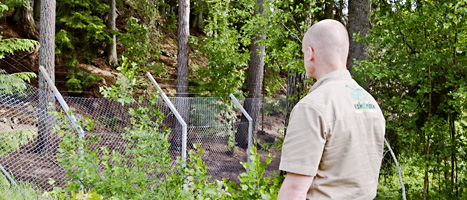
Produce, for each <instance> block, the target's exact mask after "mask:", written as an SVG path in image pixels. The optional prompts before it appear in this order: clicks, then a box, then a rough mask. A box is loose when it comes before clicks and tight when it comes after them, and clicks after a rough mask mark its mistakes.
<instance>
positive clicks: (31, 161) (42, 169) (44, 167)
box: [0, 72, 283, 190]
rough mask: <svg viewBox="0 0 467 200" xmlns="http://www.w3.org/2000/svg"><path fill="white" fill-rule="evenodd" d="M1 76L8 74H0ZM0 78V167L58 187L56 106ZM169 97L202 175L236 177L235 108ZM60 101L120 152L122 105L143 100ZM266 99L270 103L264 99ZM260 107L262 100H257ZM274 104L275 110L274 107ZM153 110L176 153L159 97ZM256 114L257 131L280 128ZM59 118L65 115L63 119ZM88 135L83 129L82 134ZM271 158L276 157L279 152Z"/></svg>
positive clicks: (217, 101) (241, 158)
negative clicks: (182, 115)
mask: <svg viewBox="0 0 467 200" xmlns="http://www.w3.org/2000/svg"><path fill="white" fill-rule="evenodd" d="M1 75H4V76H8V75H7V74H6V73H5V72H2V74H1ZM3 80H7V81H10V82H8V83H2V86H3V88H2V89H1V90H0V93H1V94H0V165H2V166H3V167H4V168H5V169H6V171H7V172H8V173H9V174H10V175H11V176H12V177H14V178H15V179H16V180H19V181H28V182H32V183H34V184H36V185H38V186H39V187H41V188H42V189H45V190H50V189H52V188H53V186H63V185H64V184H66V182H67V181H69V180H68V179H67V178H66V176H65V169H64V167H63V166H61V164H60V163H59V162H58V161H57V159H58V157H57V148H58V146H59V143H60V142H61V137H59V136H58V135H57V134H56V133H54V132H53V131H52V128H53V127H54V126H55V125H58V124H60V123H59V120H57V119H56V118H55V117H54V115H52V114H51V113H49V112H50V111H58V112H63V111H61V110H62V109H61V108H60V105H59V104H58V103H57V102H55V98H53V101H54V102H55V107H54V108H51V107H50V105H49V104H48V103H46V102H42V101H41V100H40V97H41V95H45V92H44V91H42V90H40V89H38V88H35V87H33V86H31V85H29V84H25V83H24V82H23V81H21V80H18V79H15V78H14V77H12V76H9V78H8V79H3ZM5 86H9V88H5ZM169 99H170V100H171V101H172V102H173V103H174V105H178V106H180V105H183V104H186V105H185V108H187V110H188V112H187V113H188V115H186V119H185V120H186V121H187V124H188V138H187V143H188V144H187V148H188V150H191V149H193V146H194V145H195V144H198V145H200V147H201V148H203V149H204V154H203V156H202V159H203V160H204V161H205V163H206V167H207V170H208V173H209V174H210V175H211V176H212V177H213V178H215V179H220V178H224V177H225V178H227V179H228V180H234V181H236V180H237V178H236V177H237V176H238V174H239V173H241V172H244V169H243V166H242V165H241V164H240V162H246V155H247V154H246V150H245V149H242V148H236V147H235V145H234V144H232V139H233V138H231V137H232V135H235V134H236V133H237V131H238V127H239V126H241V125H242V124H243V123H242V122H241V121H240V117H241V113H240V111H239V110H238V109H237V108H235V107H234V106H233V104H232V102H231V100H230V98H228V97H226V98H223V97H189V98H179V97H170V98H169ZM64 100H65V101H66V103H67V104H68V105H69V107H70V109H71V111H72V113H73V115H74V116H75V117H76V118H77V119H78V120H80V119H81V120H82V119H84V118H89V119H91V120H92V121H93V125H94V126H93V132H92V134H97V135H98V136H99V137H100V141H99V143H98V146H107V147H108V148H109V150H110V151H112V150H116V151H123V150H124V144H125V143H126V141H125V140H124V139H123V138H122V134H125V127H130V120H129V119H130V116H129V115H128V109H129V108H131V107H133V108H136V107H137V106H145V103H144V102H147V100H143V103H142V104H129V105H125V106H122V105H121V104H120V103H117V102H115V101H110V100H108V99H105V98H83V97H64ZM268 102H276V101H273V100H272V101H271V100H268ZM272 104H274V103H272ZM276 104H277V102H276ZM263 105H268V104H267V103H263ZM45 108H49V110H46V109H45ZM275 108H276V109H275V110H280V109H278V108H277V105H276V107H275ZM154 109H159V110H160V111H161V112H162V113H164V116H165V118H164V120H163V123H162V126H163V127H167V128H170V130H171V133H170V137H169V142H171V143H172V145H171V147H170V154H171V155H172V156H173V157H176V156H180V155H181V151H180V149H181V142H180V141H181V131H180V130H179V125H180V124H178V121H177V120H176V119H175V117H174V115H173V113H172V112H171V111H170V109H169V108H168V106H167V105H166V104H165V103H164V102H163V101H162V100H160V102H158V103H157V104H156V106H155V108H154ZM261 112H262V113H263V114H262V115H263V116H262V118H261V117H260V120H261V122H260V123H259V125H258V126H262V128H263V130H266V129H267V130H270V129H271V130H272V129H274V128H273V127H280V126H281V125H280V122H281V121H283V120H277V119H276V121H271V120H270V119H271V117H268V116H269V115H271V114H272V115H276V116H275V118H277V117H278V116H279V115H277V111H274V109H266V110H265V111H264V112H263V111H261ZM265 116H266V117H265ZM39 119H42V120H39ZM65 120H68V119H67V118H66V117H65ZM69 124H70V121H69V120H68V127H63V128H64V129H66V130H67V131H68V132H71V133H73V134H78V133H77V131H76V129H74V128H73V127H71V126H70V125H69ZM261 124H262V125H261ZM282 127H283V126H282ZM259 130H261V128H259ZM161 131H162V130H161ZM90 133H91V132H86V134H90ZM240 134H247V133H240ZM280 134H281V133H280V131H278V133H276V135H277V136H271V137H270V138H269V140H268V141H270V142H274V141H276V140H277V139H278V138H279V137H280ZM271 138H272V139H271ZM229 139H230V140H229ZM266 140H267V139H266ZM229 141H230V142H229ZM275 158H276V159H278V158H279V156H276V157H275ZM270 168H271V167H270ZM274 170H277V167H275V168H274V167H272V168H271V170H270V174H272V171H274ZM51 179H53V180H54V181H55V184H54V185H50V184H49V180H51Z"/></svg>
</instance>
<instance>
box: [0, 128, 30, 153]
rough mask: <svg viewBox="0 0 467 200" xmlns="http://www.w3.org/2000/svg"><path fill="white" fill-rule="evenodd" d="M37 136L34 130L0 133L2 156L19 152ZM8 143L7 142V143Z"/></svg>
mask: <svg viewBox="0 0 467 200" xmlns="http://www.w3.org/2000/svg"><path fill="white" fill-rule="evenodd" d="M36 135H37V132H35V131H33V130H30V129H28V130H12V131H2V132H0V140H1V141H2V143H0V149H2V151H1V152H0V155H2V156H4V155H7V154H8V153H10V152H12V151H17V150H19V148H20V147H21V146H23V145H26V144H28V143H29V142H31V141H32V140H33V139H34V137H35V136H36ZM5 141H6V142H5Z"/></svg>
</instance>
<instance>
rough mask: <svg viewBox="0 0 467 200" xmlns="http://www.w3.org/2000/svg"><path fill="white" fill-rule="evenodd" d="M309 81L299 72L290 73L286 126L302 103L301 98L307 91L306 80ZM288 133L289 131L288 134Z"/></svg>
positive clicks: (288, 78) (288, 77) (288, 76)
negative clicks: (296, 107) (299, 103)
mask: <svg viewBox="0 0 467 200" xmlns="http://www.w3.org/2000/svg"><path fill="white" fill-rule="evenodd" d="M306 79H307V77H306V75H304V74H300V73H298V72H290V71H289V73H288V75H287V109H286V110H287V116H286V118H285V120H286V121H285V125H286V126H287V125H288V124H289V117H290V112H292V109H293V107H294V106H295V104H297V103H298V101H300V96H301V95H302V94H304V93H306V92H307V91H305V90H306V88H307V85H306V83H305V80H306ZM285 133H287V130H286V132H285Z"/></svg>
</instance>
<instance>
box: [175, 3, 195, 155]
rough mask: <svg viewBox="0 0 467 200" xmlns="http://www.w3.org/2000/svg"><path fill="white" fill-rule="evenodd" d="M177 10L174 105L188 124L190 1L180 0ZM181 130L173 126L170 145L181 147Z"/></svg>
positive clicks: (177, 126) (178, 125)
mask: <svg viewBox="0 0 467 200" xmlns="http://www.w3.org/2000/svg"><path fill="white" fill-rule="evenodd" d="M178 6H179V10H178V54H177V97H180V98H177V100H176V102H175V106H176V108H177V110H178V112H179V113H180V115H181V116H182V118H183V119H184V120H185V122H186V123H187V124H188V122H189V119H188V117H189V110H190V104H189V100H188V98H187V97H188V96H189V95H188V62H189V60H188V53H189V47H188V36H189V35H190V21H189V18H190V1H189V0H180V1H179V4H178ZM181 130H182V127H181V125H180V124H179V123H177V125H176V126H175V134H177V135H176V136H175V137H172V138H173V139H172V141H170V142H171V143H172V145H175V146H177V147H181V138H182V137H181V133H182V132H181Z"/></svg>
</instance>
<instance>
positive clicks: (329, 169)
mask: <svg viewBox="0 0 467 200" xmlns="http://www.w3.org/2000/svg"><path fill="white" fill-rule="evenodd" d="M384 130H385V121H384V117H383V115H382V113H381V110H380V108H379V106H378V104H377V103H376V101H375V100H374V99H373V97H371V95H369V94H368V93H367V92H366V91H365V90H364V89H362V88H361V87H360V86H359V85H358V84H357V83H356V82H355V81H354V80H353V79H352V78H351V77H350V73H349V72H348V71H346V70H337V71H334V72H331V73H329V74H328V75H326V76H325V77H323V78H322V79H320V80H319V81H318V82H317V83H316V84H315V86H313V88H312V89H311V91H310V93H309V94H308V95H307V96H306V97H305V98H303V99H302V100H301V101H300V102H299V103H298V104H297V105H296V107H295V108H294V110H293V113H292V115H291V119H290V123H289V126H288V130H287V137H286V139H285V141H284V148H283V149H284V150H283V152H282V153H283V154H282V159H281V166H280V169H281V170H285V171H288V172H295V173H299V174H306V175H310V176H314V177H315V178H314V180H313V183H312V186H311V188H310V190H309V192H308V195H307V196H308V198H310V199H371V198H374V196H375V195H376V187H377V181H378V174H379V169H380V165H381V159H382V151H383V145H384ZM299 152H301V154H299ZM303 152H306V153H305V154H304V153H303Z"/></svg>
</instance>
